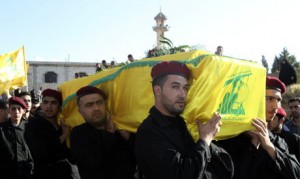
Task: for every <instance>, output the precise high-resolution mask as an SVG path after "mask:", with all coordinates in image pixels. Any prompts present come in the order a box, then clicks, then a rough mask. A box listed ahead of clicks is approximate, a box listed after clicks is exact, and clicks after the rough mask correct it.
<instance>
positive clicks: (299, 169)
mask: <svg viewBox="0 0 300 179" xmlns="http://www.w3.org/2000/svg"><path fill="white" fill-rule="evenodd" d="M285 91H286V87H285V85H284V83H282V82H281V81H280V80H279V79H278V78H276V77H271V76H267V78H266V94H265V99H266V106H265V112H266V122H264V121H263V120H261V119H257V118H256V119H253V121H252V122H251V124H252V126H253V128H254V129H253V130H250V131H246V132H245V133H243V134H241V135H238V136H237V137H234V138H231V139H227V140H224V141H220V142H219V144H221V145H222V146H223V147H224V148H225V150H226V151H227V152H228V153H229V154H230V155H231V157H232V158H233V162H234V167H235V174H234V175H235V176H234V178H235V179H264V178H272V179H277V178H278V179H299V176H300V164H299V162H298V160H297V159H296V157H295V155H292V154H290V153H289V148H288V145H287V143H286V141H285V139H284V138H282V137H281V136H280V135H279V134H276V133H272V132H270V131H269V130H268V128H267V123H270V122H272V121H273V120H274V117H275V115H276V113H277V110H278V108H279V107H280V106H281V100H282V96H281V95H282V94H283V93H284V92H285ZM250 100H251V99H250Z"/></svg>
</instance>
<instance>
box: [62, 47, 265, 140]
mask: <svg viewBox="0 0 300 179" xmlns="http://www.w3.org/2000/svg"><path fill="white" fill-rule="evenodd" d="M167 60H168V61H169V60H176V61H180V62H182V63H185V64H186V65H187V66H188V68H189V69H190V70H191V72H192V79H190V81H189V82H190V83H191V86H190V89H189V92H188V100H187V105H186V107H185V110H184V113H183V114H182V116H183V117H184V119H185V120H186V122H187V126H188V129H189V130H190V132H191V134H192V136H193V137H194V139H195V140H196V139H197V138H199V136H198V132H197V130H195V129H197V128H196V124H195V120H197V119H199V120H200V121H202V122H206V121H207V120H209V119H210V118H211V116H212V115H213V113H214V112H215V111H218V112H219V113H221V115H222V121H223V126H222V128H221V131H220V133H219V134H218V136H217V139H225V138H229V137H231V136H234V135H236V134H238V133H240V132H243V131H245V130H248V129H251V125H250V119H251V118H254V117H259V118H262V119H263V118H264V116H265V115H264V112H265V109H264V106H265V101H264V99H265V98H264V90H265V77H266V70H265V68H263V67H262V66H261V65H259V64H257V63H254V62H250V61H245V60H238V59H234V58H230V57H220V56H215V55H213V54H210V53H208V52H206V51H202V50H198V51H191V52H185V53H179V54H175V55H166V56H161V57H155V58H148V59H142V60H138V61H135V62H133V63H129V64H127V65H125V66H122V67H116V68H113V69H109V70H105V71H102V72H99V73H97V74H95V75H91V76H88V77H84V78H80V79H74V80H71V81H68V82H65V83H63V84H61V85H60V86H59V90H60V91H61V92H62V94H63V99H64V101H63V108H62V115H63V117H64V118H65V119H66V123H67V124H69V125H71V126H72V127H73V126H76V125H79V124H81V123H83V122H84V120H83V118H82V117H81V115H80V114H79V113H78V108H77V104H76V91H77V90H78V89H79V88H81V87H82V86H85V85H90V86H95V87H98V88H100V89H102V90H103V91H104V92H106V93H107V94H108V103H107V106H108V112H109V113H111V114H112V116H113V120H114V122H115V124H116V125H117V128H119V129H124V130H128V131H130V132H136V130H137V128H138V126H139V125H140V124H141V123H142V121H143V120H144V119H145V118H146V117H147V116H148V112H149V109H150V108H151V107H152V106H153V105H154V96H153V91H152V85H151V75H150V72H151V68H152V67H153V66H154V65H155V64H156V63H158V62H160V61H167ZM253 89H255V90H253Z"/></svg>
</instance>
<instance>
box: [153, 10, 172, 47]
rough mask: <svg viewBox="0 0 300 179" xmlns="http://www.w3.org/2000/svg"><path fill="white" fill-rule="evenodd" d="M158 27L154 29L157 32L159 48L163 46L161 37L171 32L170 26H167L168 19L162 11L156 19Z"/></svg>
mask: <svg viewBox="0 0 300 179" xmlns="http://www.w3.org/2000/svg"><path fill="white" fill-rule="evenodd" d="M154 20H156V26H154V27H153V30H154V31H155V32H156V40H157V47H160V46H161V43H160V40H161V36H162V37H164V36H165V32H166V31H168V30H169V26H168V25H165V21H166V20H167V17H166V16H165V15H164V14H163V13H162V12H161V11H160V12H159V13H158V14H157V15H156V16H155V17H154Z"/></svg>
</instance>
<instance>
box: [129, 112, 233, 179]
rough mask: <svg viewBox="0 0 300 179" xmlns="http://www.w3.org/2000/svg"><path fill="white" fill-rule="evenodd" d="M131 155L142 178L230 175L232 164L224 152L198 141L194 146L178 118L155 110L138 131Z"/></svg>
mask: <svg viewBox="0 0 300 179" xmlns="http://www.w3.org/2000/svg"><path fill="white" fill-rule="evenodd" d="M135 154H136V160H137V164H138V167H139V169H140V171H141V172H142V173H143V175H144V177H145V178H146V179H160V178H161V179H179V178H180V179H194V178H201V179H203V178H209V179H210V178H215V179H219V178H224V179H227V178H232V176H233V163H232V161H231V158H230V156H229V155H228V154H227V152H226V151H225V150H223V149H222V148H220V147H218V146H216V145H214V144H213V143H211V145H210V146H208V145H207V144H206V143H205V142H204V141H202V140H199V141H197V142H196V143H195V142H194V141H193V139H192V137H191V135H190V134H189V132H188V130H187V127H186V125H185V122H184V120H183V119H182V118H181V117H180V116H178V117H174V118H171V117H167V116H164V115H162V114H161V113H160V112H159V111H158V110H157V109H156V108H155V107H152V108H151V109H150V115H149V116H148V117H147V119H145V120H144V121H143V123H142V124H141V125H140V127H139V128H138V131H137V134H136V144H135Z"/></svg>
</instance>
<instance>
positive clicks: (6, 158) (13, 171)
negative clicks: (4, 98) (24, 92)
mask: <svg viewBox="0 0 300 179" xmlns="http://www.w3.org/2000/svg"><path fill="white" fill-rule="evenodd" d="M26 109H27V105H26V104H25V102H24V101H23V99H21V98H19V97H11V98H10V99H9V109H8V111H9V114H10V118H9V120H8V121H5V122H3V123H1V124H0V178H1V179H30V178H32V173H33V160H32V157H31V154H30V151H29V148H28V146H27V144H26V142H25V139H24V130H25V124H26V122H25V120H23V119H22V116H23V114H24V113H25V110H26Z"/></svg>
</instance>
